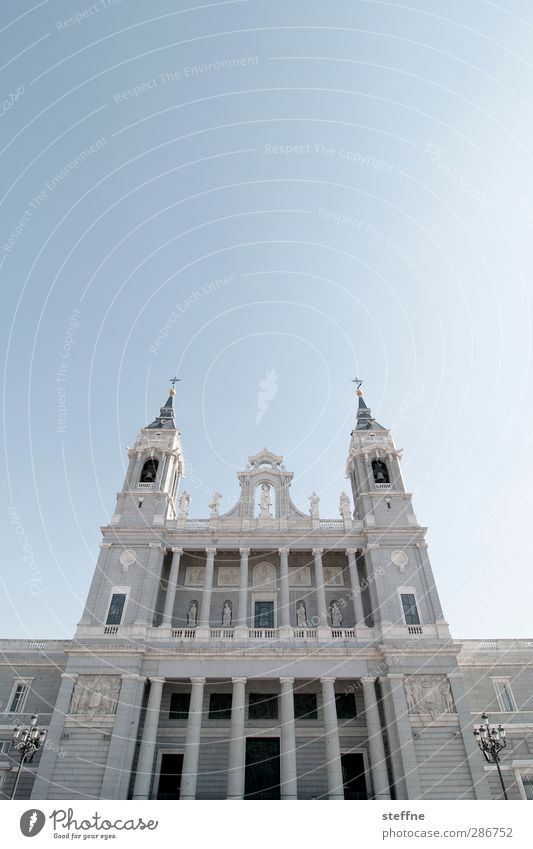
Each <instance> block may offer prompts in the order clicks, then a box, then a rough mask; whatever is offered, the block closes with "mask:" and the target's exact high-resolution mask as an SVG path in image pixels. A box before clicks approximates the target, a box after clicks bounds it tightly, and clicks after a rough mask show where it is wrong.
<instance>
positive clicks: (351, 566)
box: [346, 548, 365, 626]
mask: <svg viewBox="0 0 533 849" xmlns="http://www.w3.org/2000/svg"><path fill="white" fill-rule="evenodd" d="M355 555H356V549H355V548H347V549H346V556H347V557H348V570H349V572H350V585H351V594H352V602H353V612H354V616H355V624H356V625H363V626H364V625H365V614H364V610H363V599H362V597H361V586H360V582H359V572H358V570H357V560H356V559H355Z"/></svg>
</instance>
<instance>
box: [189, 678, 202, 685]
mask: <svg viewBox="0 0 533 849" xmlns="http://www.w3.org/2000/svg"><path fill="white" fill-rule="evenodd" d="M191 684H205V678H202V677H198V678H196V677H195V678H191Z"/></svg>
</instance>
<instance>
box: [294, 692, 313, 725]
mask: <svg viewBox="0 0 533 849" xmlns="http://www.w3.org/2000/svg"><path fill="white" fill-rule="evenodd" d="M294 718H295V719H318V714H317V711H316V695H315V694H314V693H295V694H294Z"/></svg>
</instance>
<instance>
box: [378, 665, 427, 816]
mask: <svg viewBox="0 0 533 849" xmlns="http://www.w3.org/2000/svg"><path fill="white" fill-rule="evenodd" d="M380 681H381V682H382V690H383V691H384V692H385V688H386V687H387V686H388V696H387V697H385V696H384V698H385V699H386V700H387V698H388V700H389V701H390V705H391V710H390V711H389V712H388V713H389V716H390V714H391V713H392V717H391V719H387V722H391V720H392V723H393V728H392V730H393V731H394V733H395V735H396V743H395V745H394V747H393V746H392V745H391V749H393V748H394V749H395V754H396V755H397V756H398V757H399V758H400V760H401V770H402V775H401V776H398V780H396V782H395V783H396V787H397V794H396V795H397V798H398V799H401V798H405V799H420V797H421V795H422V789H421V787H420V778H419V773H418V759H417V755H416V750H415V743H414V740H413V729H412V727H411V720H410V718H409V709H408V707H407V699H406V697H405V687H404V676H403V674H402V673H399V672H394V673H389V674H388V675H385V676H383V677H382V678H380ZM397 759H398V758H396V760H397Z"/></svg>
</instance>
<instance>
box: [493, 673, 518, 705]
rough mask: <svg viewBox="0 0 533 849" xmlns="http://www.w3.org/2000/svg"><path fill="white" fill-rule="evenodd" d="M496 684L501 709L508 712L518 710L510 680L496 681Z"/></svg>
mask: <svg viewBox="0 0 533 849" xmlns="http://www.w3.org/2000/svg"><path fill="white" fill-rule="evenodd" d="M494 686H495V688H496V695H497V696H498V702H499V703H500V709H501V710H503V711H506V712H512V711H515V710H516V704H515V700H514V696H513V692H512V690H511V684H510V682H509V681H497V680H495V681H494Z"/></svg>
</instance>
